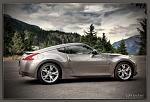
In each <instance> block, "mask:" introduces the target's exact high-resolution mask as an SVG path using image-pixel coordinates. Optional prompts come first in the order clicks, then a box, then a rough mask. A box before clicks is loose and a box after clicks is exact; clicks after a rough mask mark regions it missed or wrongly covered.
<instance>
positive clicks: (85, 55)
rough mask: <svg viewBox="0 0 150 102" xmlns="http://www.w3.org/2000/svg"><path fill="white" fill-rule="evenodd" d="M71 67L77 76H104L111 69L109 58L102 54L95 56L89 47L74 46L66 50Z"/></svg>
mask: <svg viewBox="0 0 150 102" xmlns="http://www.w3.org/2000/svg"><path fill="white" fill-rule="evenodd" d="M66 50H67V56H68V58H69V62H68V63H69V66H70V68H71V69H72V71H73V74H74V75H76V76H85V75H102V74H106V73H107V71H108V68H109V63H108V61H107V57H106V56H104V55H102V54H97V55H93V54H92V51H93V49H91V48H90V47H89V46H87V45H73V46H68V47H67V48H66Z"/></svg>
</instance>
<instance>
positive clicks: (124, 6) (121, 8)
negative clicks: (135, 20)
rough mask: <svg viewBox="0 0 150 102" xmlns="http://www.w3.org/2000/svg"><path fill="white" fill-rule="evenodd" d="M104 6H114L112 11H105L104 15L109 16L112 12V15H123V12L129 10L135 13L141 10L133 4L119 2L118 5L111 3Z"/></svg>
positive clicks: (125, 12)
mask: <svg viewBox="0 0 150 102" xmlns="http://www.w3.org/2000/svg"><path fill="white" fill-rule="evenodd" d="M104 7H107V8H108V7H113V8H116V9H115V10H112V11H108V12H107V11H106V12H105V13H104V16H105V17H107V16H111V15H112V14H113V15H123V14H127V13H129V12H131V13H135V12H136V11H139V10H143V9H141V8H139V7H137V6H136V5H133V4H128V5H127V4H119V5H116V4H113V5H107V6H106V5H105V6H104Z"/></svg>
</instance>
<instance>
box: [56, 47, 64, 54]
mask: <svg viewBox="0 0 150 102" xmlns="http://www.w3.org/2000/svg"><path fill="white" fill-rule="evenodd" d="M57 50H58V51H59V52H62V53H66V50H65V47H61V48H58V49H57Z"/></svg>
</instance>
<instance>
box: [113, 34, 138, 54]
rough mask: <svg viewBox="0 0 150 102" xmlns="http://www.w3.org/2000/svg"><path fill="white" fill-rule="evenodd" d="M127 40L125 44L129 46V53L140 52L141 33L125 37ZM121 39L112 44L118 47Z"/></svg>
mask: <svg viewBox="0 0 150 102" xmlns="http://www.w3.org/2000/svg"><path fill="white" fill-rule="evenodd" d="M124 41H125V46H126V48H127V51H128V53H129V54H133V55H135V54H138V52H139V47H140V46H139V45H138V43H139V41H140V35H135V36H132V37H129V38H127V39H124ZM120 42H121V41H117V42H114V43H113V44H112V46H113V47H114V48H118V46H119V44H120Z"/></svg>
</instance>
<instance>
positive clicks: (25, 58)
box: [22, 53, 39, 60]
mask: <svg viewBox="0 0 150 102" xmlns="http://www.w3.org/2000/svg"><path fill="white" fill-rule="evenodd" d="M37 54H39V53H33V54H30V55H27V56H26V57H24V58H22V60H34V58H33V56H35V55H37Z"/></svg>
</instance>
